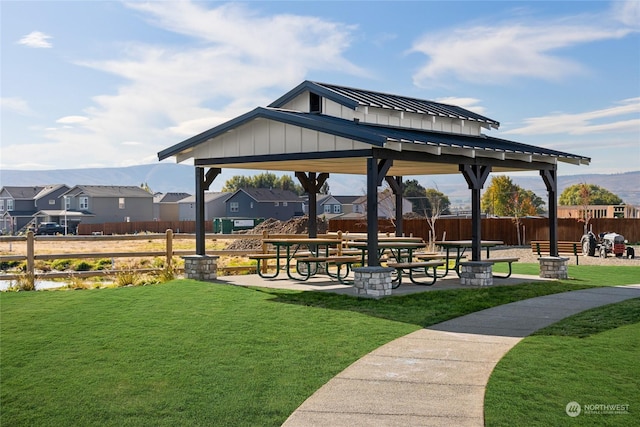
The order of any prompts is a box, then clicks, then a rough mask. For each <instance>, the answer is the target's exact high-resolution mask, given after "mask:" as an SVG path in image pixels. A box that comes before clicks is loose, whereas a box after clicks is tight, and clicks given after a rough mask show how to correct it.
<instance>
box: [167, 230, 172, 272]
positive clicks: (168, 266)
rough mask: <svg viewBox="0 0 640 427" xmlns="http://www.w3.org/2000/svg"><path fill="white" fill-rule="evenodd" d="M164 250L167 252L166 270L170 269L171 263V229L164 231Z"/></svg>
mask: <svg viewBox="0 0 640 427" xmlns="http://www.w3.org/2000/svg"><path fill="white" fill-rule="evenodd" d="M166 236H167V238H166V241H167V243H166V245H165V247H166V250H167V261H166V263H165V264H166V267H167V269H170V268H171V261H172V260H173V230H172V229H170V228H169V229H167V231H166Z"/></svg>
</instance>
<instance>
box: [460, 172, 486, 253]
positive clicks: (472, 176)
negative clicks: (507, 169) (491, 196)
mask: <svg viewBox="0 0 640 427" xmlns="http://www.w3.org/2000/svg"><path fill="white" fill-rule="evenodd" d="M459 170H460V172H462V175H463V176H464V179H465V180H466V181H467V184H468V185H469V189H470V190H471V241H472V244H471V260H472V261H480V258H481V254H482V247H481V246H480V242H481V240H482V230H481V226H482V212H481V211H480V190H482V187H483V186H484V183H485V181H486V180H487V177H488V176H489V174H490V173H491V166H481V165H467V164H465V165H460V166H459Z"/></svg>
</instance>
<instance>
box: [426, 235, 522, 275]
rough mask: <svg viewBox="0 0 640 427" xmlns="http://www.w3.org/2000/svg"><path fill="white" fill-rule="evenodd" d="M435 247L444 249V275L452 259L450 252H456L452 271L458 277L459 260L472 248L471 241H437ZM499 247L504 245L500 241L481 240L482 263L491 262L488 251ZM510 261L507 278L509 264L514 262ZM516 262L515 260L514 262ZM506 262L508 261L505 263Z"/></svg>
mask: <svg viewBox="0 0 640 427" xmlns="http://www.w3.org/2000/svg"><path fill="white" fill-rule="evenodd" d="M436 245H437V246H440V247H442V248H444V249H445V251H446V255H445V257H446V272H445V274H446V273H448V272H449V260H450V259H452V258H451V251H452V250H453V249H455V250H456V258H455V264H454V270H455V272H456V274H457V275H458V277H460V260H461V259H462V258H463V256H464V252H465V251H466V250H467V249H470V248H471V247H472V246H473V241H472V240H447V241H439V242H436ZM500 245H504V242H502V241H501V240H481V241H480V247H482V248H486V250H487V259H486V260H484V261H492V260H491V259H490V254H489V250H490V249H491V248H494V247H496V246H500ZM501 260H502V259H494V261H496V262H498V261H501ZM509 260H511V261H509V276H510V275H511V262H514V261H513V260H512V259H511V258H510V259H509ZM516 261H517V260H516ZM505 262H508V261H505Z"/></svg>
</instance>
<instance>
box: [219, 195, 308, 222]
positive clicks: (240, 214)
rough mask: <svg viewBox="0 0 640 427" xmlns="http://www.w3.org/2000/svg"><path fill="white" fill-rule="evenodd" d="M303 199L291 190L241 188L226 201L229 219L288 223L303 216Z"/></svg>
mask: <svg viewBox="0 0 640 427" xmlns="http://www.w3.org/2000/svg"><path fill="white" fill-rule="evenodd" d="M302 202H303V199H302V198H300V196H298V195H297V194H296V193H294V192H293V191H289V190H279V189H272V188H241V189H239V190H237V191H236V192H235V193H233V194H232V195H231V196H230V197H229V198H228V199H227V201H226V213H225V216H226V217H228V218H275V219H279V220H281V221H286V220H288V219H291V218H292V217H294V216H301V215H303V208H302Z"/></svg>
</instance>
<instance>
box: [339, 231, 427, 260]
mask: <svg viewBox="0 0 640 427" xmlns="http://www.w3.org/2000/svg"><path fill="white" fill-rule="evenodd" d="M407 239H409V238H395V237H394V238H391V237H386V238H383V240H378V257H380V256H382V254H384V252H385V251H389V252H390V253H391V255H392V256H393V258H395V260H396V261H398V262H403V261H406V260H411V259H412V258H413V252H414V251H415V250H416V249H422V248H424V247H426V246H427V244H426V243H424V242H423V241H422V239H419V238H418V239H417V240H416V238H411V240H407ZM347 245H348V247H350V248H356V249H360V250H361V251H362V264H363V265H364V263H365V260H366V255H367V248H368V243H367V242H366V241H361V240H357V241H353V242H348V243H347Z"/></svg>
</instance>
